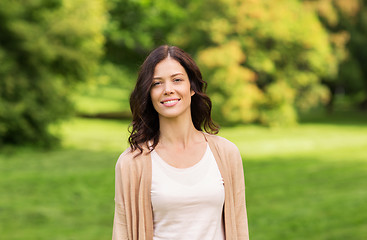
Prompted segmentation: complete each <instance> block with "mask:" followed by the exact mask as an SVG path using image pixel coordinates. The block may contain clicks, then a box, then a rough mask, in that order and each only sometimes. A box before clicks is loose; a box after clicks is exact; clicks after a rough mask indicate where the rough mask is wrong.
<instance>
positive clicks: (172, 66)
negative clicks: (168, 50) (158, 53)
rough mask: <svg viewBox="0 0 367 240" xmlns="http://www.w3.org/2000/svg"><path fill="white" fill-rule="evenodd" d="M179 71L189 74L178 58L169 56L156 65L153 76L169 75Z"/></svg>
mask: <svg viewBox="0 0 367 240" xmlns="http://www.w3.org/2000/svg"><path fill="white" fill-rule="evenodd" d="M177 73H181V74H183V75H187V73H186V71H185V68H184V67H183V66H182V65H181V64H180V63H179V62H178V61H177V60H175V59H174V58H171V57H167V58H165V59H163V60H162V61H160V62H159V63H158V64H157V65H156V66H155V68H154V76H153V77H167V76H171V75H173V74H177Z"/></svg>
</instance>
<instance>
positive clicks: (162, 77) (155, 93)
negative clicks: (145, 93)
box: [150, 57, 195, 119]
mask: <svg viewBox="0 0 367 240" xmlns="http://www.w3.org/2000/svg"><path fill="white" fill-rule="evenodd" d="M194 93H195V92H194V91H193V90H191V87H190V81H189V77H188V76H187V73H186V71H185V69H184V68H183V67H182V66H181V64H180V63H179V62H177V61H176V60H175V59H173V58H171V57H167V58H165V59H163V60H162V61H161V62H159V63H158V64H157V65H156V67H155V69H154V74H153V82H152V87H151V90H150V97H151V99H152V103H153V106H154V109H155V110H156V111H157V112H158V114H159V117H160V118H162V117H164V118H178V117H180V116H184V115H189V116H190V119H191V111H190V104H191V96H192V95H194Z"/></svg>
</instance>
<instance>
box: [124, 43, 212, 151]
mask: <svg viewBox="0 0 367 240" xmlns="http://www.w3.org/2000/svg"><path fill="white" fill-rule="evenodd" d="M168 56H170V57H171V58H173V59H175V60H176V61H178V62H179V63H180V64H181V65H182V66H183V67H184V69H185V71H186V73H187V75H188V77H189V80H190V86H191V89H192V90H193V91H194V92H195V94H194V95H193V96H192V97H191V119H192V122H193V124H194V126H195V128H196V129H197V130H199V131H203V129H204V131H205V132H208V133H211V134H217V133H218V131H219V126H218V125H217V124H215V123H214V122H213V120H212V118H211V110H212V102H211V100H210V98H209V97H208V96H207V95H206V94H205V91H206V85H207V83H206V82H205V81H204V80H203V79H202V76H201V72H200V70H199V68H198V66H197V65H196V63H195V62H194V60H193V59H192V58H191V57H190V55H189V54H188V53H186V52H184V51H183V50H181V49H180V48H178V47H175V46H168V45H163V46H160V47H158V48H156V49H154V50H153V51H152V52H151V53H150V54H149V55H148V57H147V58H146V59H145V61H144V63H143V64H142V66H141V67H140V71H139V75H138V79H137V82H136V85H135V89H134V90H133V92H132V93H131V96H130V109H131V113H132V117H133V120H132V123H131V125H130V129H129V131H130V136H129V143H130V148H131V150H132V151H135V150H136V149H139V150H140V153H139V154H141V153H142V152H143V147H142V144H146V146H147V147H148V148H150V150H151V151H152V150H153V149H154V148H155V147H156V146H157V144H158V141H159V118H158V113H157V111H156V110H155V109H154V107H153V103H152V100H151V98H150V89H151V86H152V81H153V74H154V69H155V67H156V65H157V64H158V63H159V62H161V61H162V60H163V59H165V58H167V57H168ZM148 141H152V145H151V146H150V147H149V146H148Z"/></svg>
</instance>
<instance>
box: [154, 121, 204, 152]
mask: <svg viewBox="0 0 367 240" xmlns="http://www.w3.org/2000/svg"><path fill="white" fill-rule="evenodd" d="M159 131H160V136H159V145H161V146H164V147H167V146H175V147H179V148H183V149H185V148H186V147H187V146H189V144H191V143H193V142H196V141H198V139H200V138H202V136H201V135H202V134H201V133H200V131H198V130H197V129H196V128H195V127H194V124H193V122H192V120H191V115H190V116H189V119H188V118H187V117H186V118H172V119H171V118H170V119H167V118H160V119H159Z"/></svg>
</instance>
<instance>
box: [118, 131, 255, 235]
mask: <svg viewBox="0 0 367 240" xmlns="http://www.w3.org/2000/svg"><path fill="white" fill-rule="evenodd" d="M204 136H205V137H206V139H207V141H208V143H209V146H210V149H211V150H212V152H213V155H214V157H215V159H216V161H217V164H218V168H219V171H220V173H221V174H222V177H223V181H224V189H225V201H224V226H225V236H226V240H248V239H249V235H248V226H247V213H246V206H245V183H244V175H243V166H242V159H241V155H240V152H239V150H238V148H237V147H236V145H234V144H233V143H232V142H230V141H228V140H226V139H225V138H222V137H219V136H216V135H210V134H205V135H204ZM144 151H145V153H143V154H141V155H138V156H137V157H136V158H134V155H135V154H136V152H134V153H133V152H131V151H130V149H127V150H126V151H125V152H124V153H122V154H121V156H120V157H119V159H118V161H117V164H116V175H115V217H114V222H113V235H112V239H113V240H122V239H129V240H141V239H144V240H151V239H153V214H152V205H151V199H150V190H151V182H152V162H151V158H150V154H149V152H148V153H147V149H144Z"/></svg>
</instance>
